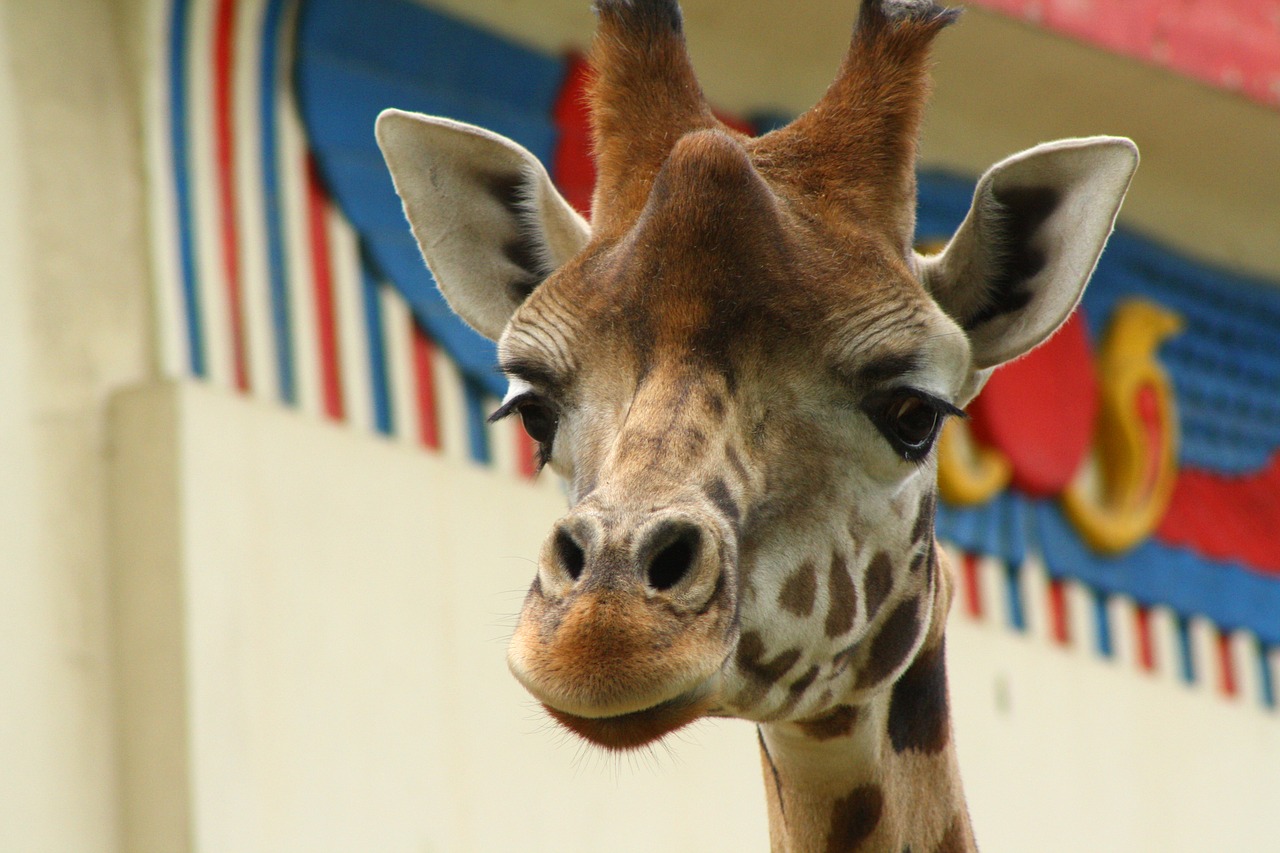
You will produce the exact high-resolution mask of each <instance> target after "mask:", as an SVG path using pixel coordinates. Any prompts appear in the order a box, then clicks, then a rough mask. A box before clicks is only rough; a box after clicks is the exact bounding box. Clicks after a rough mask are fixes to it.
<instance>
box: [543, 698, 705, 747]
mask: <svg viewBox="0 0 1280 853" xmlns="http://www.w3.org/2000/svg"><path fill="white" fill-rule="evenodd" d="M542 707H543V708H546V710H547V713H548V714H550V715H551V717H552V719H554V720H555V721H556V722H557V723H559V724H560V725H562V726H564V727H565V728H566V729H568V730H569V731H571V732H573V733H574V734H576V735H577V736H578V737H580V738H582V739H583V740H585V741H587V742H588V743H592V744H594V745H596V746H599V747H603V748H604V749H607V750H609V751H611V752H625V751H627V750H629V749H639V748H640V747H642V746H646V745H648V744H651V743H653V742H655V741H658V740H661V739H662V738H664V737H666V736H667V735H669V734H671V733H672V732H674V731H676V730H677V729H681V728H684V727H685V726H687V725H689V724H690V723H692V722H694V721H695V720H697V719H698V718H699V717H702V716H705V715H706V712H707V709H708V708H709V707H710V702H709V701H708V699H707V698H706V697H705V696H703V695H702V691H700V690H696V689H695V690H691V691H689V692H688V693H685V694H683V695H681V696H677V697H675V698H674V699H668V700H667V701H665V702H660V703H659V704H657V705H654V706H653V707H651V708H646V709H644V710H643V711H633V712H631V713H629V714H619V715H618V716H616V717H579V716H577V715H576V714H569V713H567V712H565V711H560V710H557V709H556V708H553V707H551V706H550V705H547V704H546V703H543V705H542Z"/></svg>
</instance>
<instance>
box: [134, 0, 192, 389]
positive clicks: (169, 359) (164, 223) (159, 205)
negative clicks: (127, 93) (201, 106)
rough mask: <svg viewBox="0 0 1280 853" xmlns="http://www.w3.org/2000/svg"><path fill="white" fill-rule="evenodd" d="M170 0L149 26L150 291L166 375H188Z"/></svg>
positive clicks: (153, 12)
mask: <svg viewBox="0 0 1280 853" xmlns="http://www.w3.org/2000/svg"><path fill="white" fill-rule="evenodd" d="M170 6H171V3H169V2H153V3H151V4H150V7H151V9H150V14H149V15H148V16H147V21H146V27H147V35H148V42H147V43H148V44H149V45H150V46H151V52H150V55H149V56H148V60H149V62H148V68H149V69H150V73H148V74H145V75H144V79H145V81H146V92H145V94H144V98H145V100H146V111H147V116H148V118H149V120H148V121H147V122H145V125H146V127H145V129H144V133H145V140H144V144H145V147H146V158H147V168H148V170H149V172H150V174H149V176H148V177H149V180H148V181H147V186H148V191H149V192H148V195H149V196H150V198H149V202H150V206H151V235H150V236H151V262H152V276H151V291H152V304H153V305H154V314H153V316H152V329H153V336H154V337H153V346H154V347H155V350H156V362H157V364H158V365H159V368H160V373H161V375H162V376H166V377H170V378H175V379H176V378H180V377H184V376H188V375H190V364H191V357H190V347H191V342H190V341H189V340H187V331H186V330H187V321H186V314H185V311H184V310H183V303H184V298H183V294H182V286H183V283H182V259H181V249H180V248H179V234H178V221H179V220H178V194H177V191H176V188H175V187H174V174H173V169H174V162H173V150H172V148H171V145H170V140H171V136H170V130H171V128H172V125H173V121H174V115H173V113H172V112H171V111H170V109H169V100H170V89H169V86H170V84H171V83H172V81H171V80H170V79H169V52H168V46H169V33H168V29H169V25H170V23H169V16H170Z"/></svg>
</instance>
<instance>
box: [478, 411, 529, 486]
mask: <svg viewBox="0 0 1280 853" xmlns="http://www.w3.org/2000/svg"><path fill="white" fill-rule="evenodd" d="M505 399H513V398H512V395H511V390H510V389H508V391H507V397H506V398H505ZM501 404H502V401H500V400H498V399H497V398H496V397H489V396H488V395H486V396H485V398H484V411H485V413H486V414H488V413H490V412H493V411H496V410H497V408H498V406H500V405H501ZM519 429H522V427H521V426H520V416H519V415H512V416H511V417H509V418H504V419H502V420H500V421H498V422H497V423H493V424H486V425H485V431H486V432H487V434H488V436H489V465H490V467H492V468H493V469H494V470H495V471H501V472H502V473H504V474H508V475H510V476H512V477H515V478H517V479H519V478H520V476H521V475H520V460H519V458H518V457H517V454H516V447H517V445H516V430H519Z"/></svg>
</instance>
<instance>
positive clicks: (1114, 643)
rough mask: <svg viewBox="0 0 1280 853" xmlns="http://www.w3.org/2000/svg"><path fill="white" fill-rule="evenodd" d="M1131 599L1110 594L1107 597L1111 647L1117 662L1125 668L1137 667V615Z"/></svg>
mask: <svg viewBox="0 0 1280 853" xmlns="http://www.w3.org/2000/svg"><path fill="white" fill-rule="evenodd" d="M1134 608H1135V605H1134V603H1133V599H1132V598H1129V597H1128V596H1127V595H1112V596H1110V597H1109V598H1108V599H1107V615H1108V617H1109V623H1110V625H1111V649H1112V652H1113V656H1114V659H1115V660H1116V662H1117V663H1119V664H1120V665H1122V666H1124V667H1125V668H1127V669H1136V668H1138V642H1137V632H1136V628H1137V617H1136V614H1135V613H1134Z"/></svg>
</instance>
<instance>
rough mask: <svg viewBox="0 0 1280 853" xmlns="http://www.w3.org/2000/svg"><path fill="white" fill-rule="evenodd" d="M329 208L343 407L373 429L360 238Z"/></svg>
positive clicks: (356, 420)
mask: <svg viewBox="0 0 1280 853" xmlns="http://www.w3.org/2000/svg"><path fill="white" fill-rule="evenodd" d="M328 211H329V213H328V216H327V217H326V220H327V223H328V228H329V262H330V267H331V268H332V270H333V291H334V292H333V305H334V315H335V320H334V321H335V322H336V323H337V326H338V328H337V340H338V368H339V371H340V373H341V377H342V396H343V411H344V412H345V413H346V420H347V422H348V423H350V424H351V425H352V426H354V427H356V428H358V429H361V430H364V431H365V432H372V431H373V385H372V383H371V382H370V376H369V336H368V333H367V332H366V331H365V322H364V306H363V304H362V302H361V297H362V295H363V294H362V293H361V287H362V282H361V278H360V242H359V237H357V236H356V232H355V229H353V228H352V227H351V225H350V223H348V222H347V220H346V217H344V216H343V215H342V214H341V213H340V212H339V211H338V210H337V208H336V207H335V206H334V205H329V206H328Z"/></svg>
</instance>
